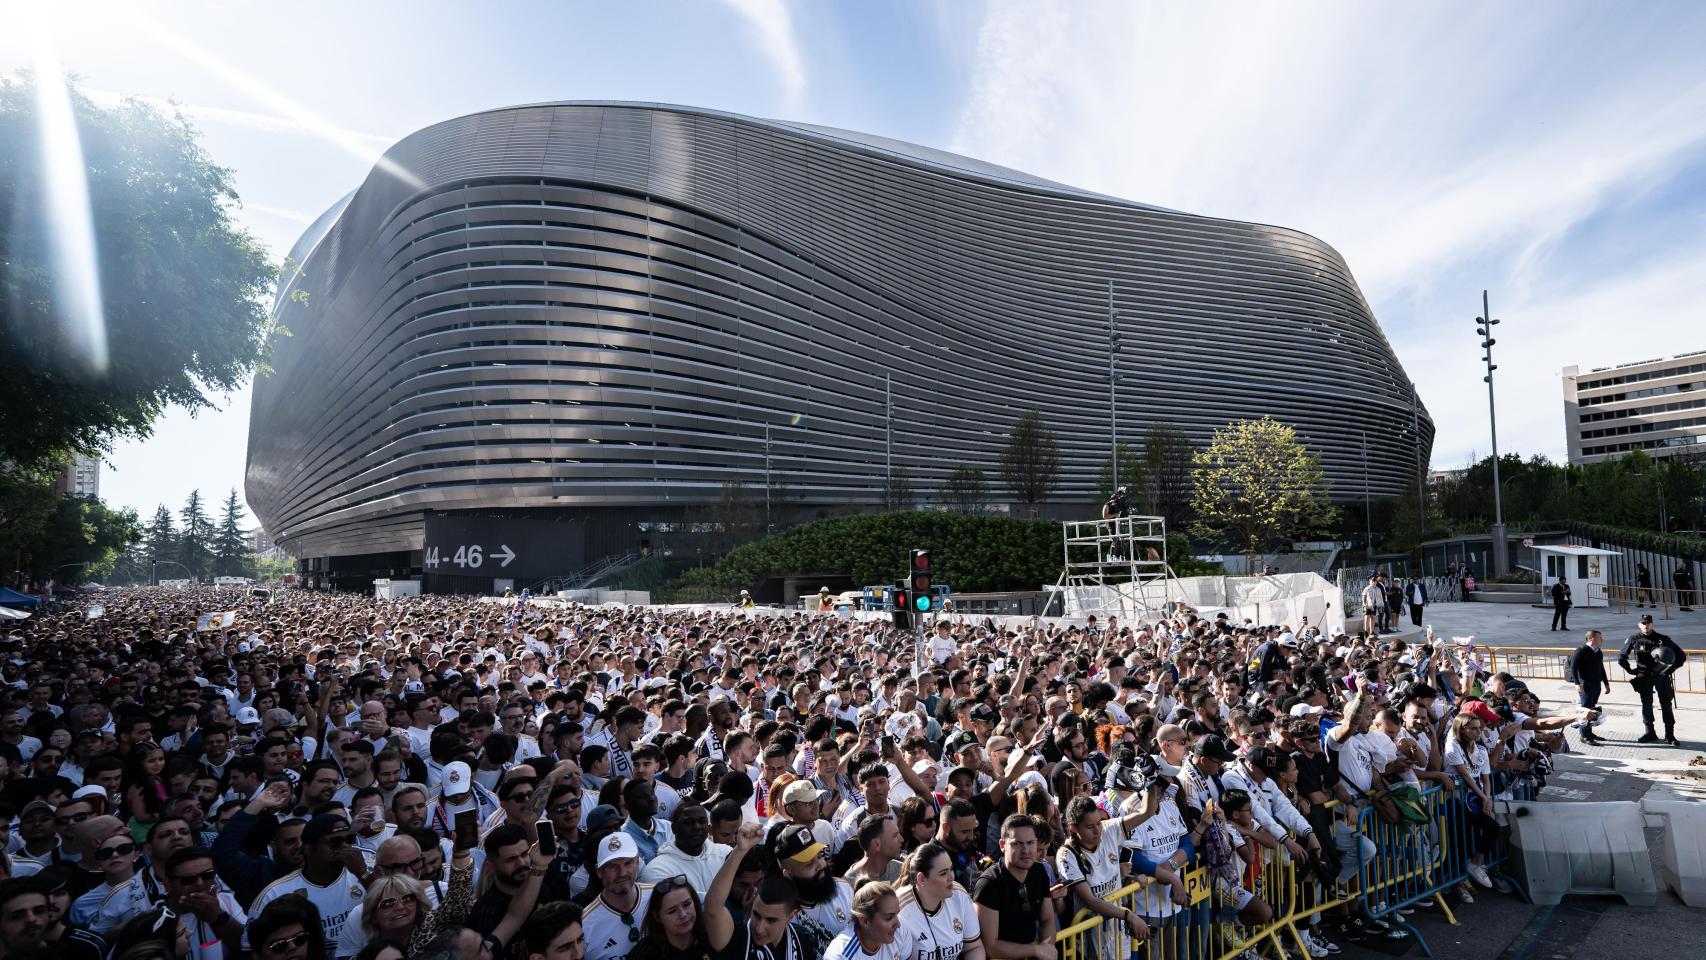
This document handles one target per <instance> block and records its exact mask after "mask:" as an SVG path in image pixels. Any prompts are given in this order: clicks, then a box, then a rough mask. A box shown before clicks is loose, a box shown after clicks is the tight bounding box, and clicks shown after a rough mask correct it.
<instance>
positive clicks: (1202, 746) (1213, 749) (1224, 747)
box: [1191, 733, 1238, 763]
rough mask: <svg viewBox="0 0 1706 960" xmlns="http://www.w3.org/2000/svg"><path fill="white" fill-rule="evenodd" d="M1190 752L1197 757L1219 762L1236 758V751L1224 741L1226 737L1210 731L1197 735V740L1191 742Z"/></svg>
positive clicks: (1226, 761)
mask: <svg viewBox="0 0 1706 960" xmlns="http://www.w3.org/2000/svg"><path fill="white" fill-rule="evenodd" d="M1191 752H1192V753H1195V754H1196V755H1197V756H1199V757H1207V758H1208V759H1210V760H1219V761H1220V762H1221V763H1231V762H1233V761H1234V760H1237V759H1238V753H1237V752H1236V751H1234V750H1233V749H1232V745H1231V744H1229V743H1227V742H1226V738H1225V737H1221V736H1216V735H1215V734H1212V733H1208V734H1204V735H1202V736H1200V737H1198V738H1197V742H1196V743H1193V744H1191Z"/></svg>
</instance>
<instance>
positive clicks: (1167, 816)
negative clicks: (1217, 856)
mask: <svg viewBox="0 0 1706 960" xmlns="http://www.w3.org/2000/svg"><path fill="white" fill-rule="evenodd" d="M1137 799H1138V795H1137V794H1132V796H1131V798H1130V799H1129V800H1127V804H1128V805H1130V806H1131V808H1132V809H1133V810H1135V809H1136V801H1137ZM1126 812H1128V813H1129V812H1131V811H1130V810H1128V811H1126ZM1187 832H1189V831H1188V830H1187V828H1186V827H1185V818H1184V817H1183V816H1182V815H1181V814H1180V813H1179V805H1178V804H1176V803H1174V802H1173V799H1172V798H1171V797H1163V798H1162V799H1161V805H1160V808H1159V809H1157V810H1156V811H1155V815H1154V816H1153V817H1150V818H1149V819H1148V820H1145V821H1143V822H1142V823H1140V824H1138V826H1137V829H1136V830H1133V831H1132V834H1131V839H1130V840H1127V841H1126V846H1128V847H1131V848H1133V849H1135V850H1137V851H1138V852H1140V853H1142V854H1143V856H1145V857H1147V858H1148V859H1150V860H1154V861H1155V862H1157V863H1159V862H1161V861H1163V860H1166V859H1167V858H1168V857H1171V856H1172V855H1173V854H1175V853H1177V852H1179V841H1180V840H1181V839H1182V838H1183V837H1184V836H1185V834H1186V833H1187ZM1178 909H1179V908H1178V907H1177V906H1175V905H1174V904H1173V895H1172V891H1171V890H1170V889H1169V888H1168V887H1167V886H1166V885H1164V884H1160V883H1150V884H1146V885H1145V886H1144V887H1143V888H1142V889H1141V890H1139V891H1138V902H1137V906H1136V910H1137V912H1138V913H1140V914H1142V915H1143V916H1146V917H1163V918H1164V917H1170V916H1172V915H1173V914H1174V913H1176V912H1178Z"/></svg>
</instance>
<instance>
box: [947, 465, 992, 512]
mask: <svg viewBox="0 0 1706 960" xmlns="http://www.w3.org/2000/svg"><path fill="white" fill-rule="evenodd" d="M942 495H943V499H945V500H946V501H947V503H948V508H949V509H950V510H953V511H955V512H957V513H970V514H979V513H982V512H983V510H984V507H985V506H986V505H987V504H988V503H989V484H988V482H987V481H985V480H984V477H983V471H982V470H979V469H978V468H976V467H974V466H971V465H970V464H964V463H962V464H960V465H959V466H957V467H955V468H954V469H953V472H951V473H949V474H948V479H947V481H946V482H945V483H944V484H943V485H942Z"/></svg>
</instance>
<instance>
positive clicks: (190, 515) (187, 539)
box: [178, 490, 213, 577]
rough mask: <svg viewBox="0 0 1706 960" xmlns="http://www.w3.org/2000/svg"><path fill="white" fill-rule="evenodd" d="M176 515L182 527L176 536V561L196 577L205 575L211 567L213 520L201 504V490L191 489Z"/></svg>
mask: <svg viewBox="0 0 1706 960" xmlns="http://www.w3.org/2000/svg"><path fill="white" fill-rule="evenodd" d="M178 516H179V517H180V518H182V519H183V521H184V529H183V532H182V533H181V534H179V536H178V562H179V563H181V564H183V565H184V566H185V567H187V568H189V571H190V573H191V574H192V575H193V576H196V577H205V576H207V575H208V573H209V572H210V571H211V570H212V569H213V521H212V520H210V519H209V518H208V516H207V508H206V507H205V506H203V505H202V500H201V491H200V490H191V491H190V498H189V500H188V501H186V502H185V503H184V509H183V510H181V511H179V513H178Z"/></svg>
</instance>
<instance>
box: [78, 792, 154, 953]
mask: <svg viewBox="0 0 1706 960" xmlns="http://www.w3.org/2000/svg"><path fill="white" fill-rule="evenodd" d="M84 827H85V830H87V831H89V832H90V834H91V840H90V843H89V849H90V851H91V854H90V856H91V858H92V859H93V860H94V863H95V866H96V867H98V868H99V869H100V871H101V876H102V883H101V884H100V885H99V886H97V887H95V888H94V889H93V890H90V891H89V892H88V893H85V894H83V895H82V896H80V897H78V898H77V899H76V900H75V901H73V902H72V904H71V922H72V923H73V924H75V925H77V926H79V927H85V928H87V929H90V930H93V931H94V932H96V933H98V934H100V935H101V936H103V937H104V936H106V935H108V934H109V933H111V932H112V931H113V930H115V929H117V928H118V927H119V926H120V925H122V924H123V923H124V922H125V921H126V920H129V919H130V918H131V917H134V916H138V915H140V914H143V913H147V912H148V911H149V910H152V909H153V908H154V898H153V897H152V896H150V895H149V893H148V885H147V884H145V883H143V881H142V877H141V876H140V875H139V874H138V873H137V872H136V861H137V853H138V849H139V848H138V845H137V843H136V841H135V840H133V839H131V836H130V833H129V831H127V830H125V829H124V824H122V823H120V822H119V821H118V818H116V817H96V818H94V819H93V820H91V821H89V823H87V824H85V825H84ZM96 836H98V837H99V839H93V837H96Z"/></svg>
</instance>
